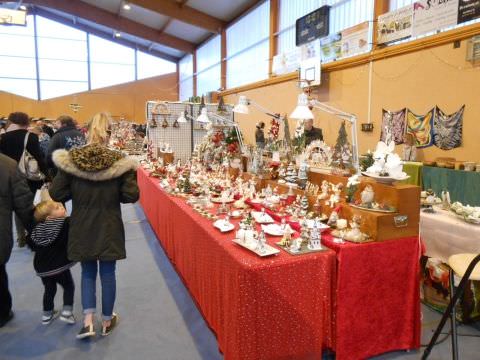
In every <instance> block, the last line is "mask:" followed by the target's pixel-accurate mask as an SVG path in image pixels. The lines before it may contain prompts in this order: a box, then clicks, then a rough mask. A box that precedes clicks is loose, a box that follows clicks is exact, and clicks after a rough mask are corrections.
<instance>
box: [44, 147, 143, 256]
mask: <svg viewBox="0 0 480 360" xmlns="http://www.w3.org/2000/svg"><path fill="white" fill-rule="evenodd" d="M53 162H54V163H55V166H56V167H57V168H58V173H57V175H56V176H55V178H54V179H53V182H52V185H51V187H50V189H49V191H50V196H51V197H52V199H54V200H56V201H61V202H66V201H68V200H70V199H71V200H72V215H71V217H70V230H69V239H68V258H69V259H70V260H72V261H89V260H103V261H108V260H120V259H124V258H125V257H126V253H125V230H124V227H123V221H122V213H121V209H120V204H121V203H134V202H136V201H137V200H138V197H139V190H138V186H137V179H136V169H137V166H138V163H137V161H135V160H134V159H132V158H129V157H125V156H123V155H122V154H121V153H120V152H118V151H113V150H109V149H107V148H106V147H104V146H100V145H87V146H84V147H81V148H75V149H72V150H70V151H66V150H63V149H62V150H57V151H55V152H54V153H53Z"/></svg>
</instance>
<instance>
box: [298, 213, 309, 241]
mask: <svg viewBox="0 0 480 360" xmlns="http://www.w3.org/2000/svg"><path fill="white" fill-rule="evenodd" d="M300 239H302V245H307V244H308V241H309V240H310V230H309V229H308V223H307V221H306V220H305V219H304V220H303V221H302V222H301V223H300Z"/></svg>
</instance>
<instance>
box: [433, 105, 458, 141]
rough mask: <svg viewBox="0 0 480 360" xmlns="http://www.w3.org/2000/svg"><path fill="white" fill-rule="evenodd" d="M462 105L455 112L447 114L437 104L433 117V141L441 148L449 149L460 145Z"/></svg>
mask: <svg viewBox="0 0 480 360" xmlns="http://www.w3.org/2000/svg"><path fill="white" fill-rule="evenodd" d="M464 110H465V105H463V106H462V107H461V108H460V110H458V111H457V112H455V113H453V114H450V115H447V114H445V113H444V112H443V111H442V110H440V108H439V107H438V106H437V107H436V108H435V115H434V117H433V142H434V144H435V146H437V147H439V148H440V149H442V150H451V149H454V148H457V147H459V146H461V145H462V131H463V111H464Z"/></svg>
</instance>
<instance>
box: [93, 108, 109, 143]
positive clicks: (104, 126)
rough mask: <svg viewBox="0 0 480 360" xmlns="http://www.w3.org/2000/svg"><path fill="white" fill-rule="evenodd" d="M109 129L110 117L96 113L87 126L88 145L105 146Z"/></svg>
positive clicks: (102, 113)
mask: <svg viewBox="0 0 480 360" xmlns="http://www.w3.org/2000/svg"><path fill="white" fill-rule="evenodd" d="M109 128H110V115H109V114H107V113H104V112H100V113H97V114H95V115H94V116H93V118H92V120H90V123H89V126H88V135H87V139H88V143H89V144H103V145H106V142H107V141H108V136H109V135H110V134H109Z"/></svg>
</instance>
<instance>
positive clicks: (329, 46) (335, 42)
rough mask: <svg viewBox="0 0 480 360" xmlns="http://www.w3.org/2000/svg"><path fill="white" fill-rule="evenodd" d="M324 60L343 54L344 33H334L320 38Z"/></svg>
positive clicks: (336, 57) (333, 58)
mask: <svg viewBox="0 0 480 360" xmlns="http://www.w3.org/2000/svg"><path fill="white" fill-rule="evenodd" d="M320 51H321V57H322V62H326V61H331V60H335V59H338V58H339V57H341V56H342V34H341V33H337V34H332V35H329V36H327V37H324V38H322V39H320Z"/></svg>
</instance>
